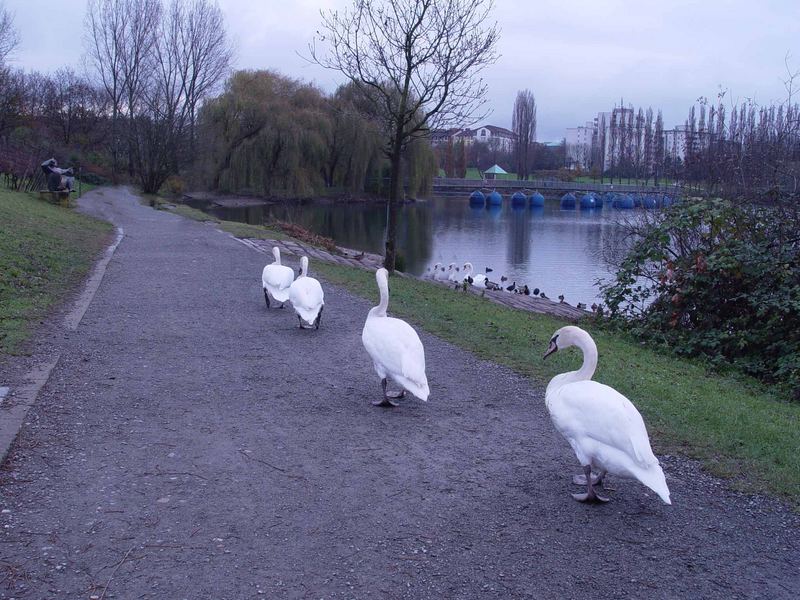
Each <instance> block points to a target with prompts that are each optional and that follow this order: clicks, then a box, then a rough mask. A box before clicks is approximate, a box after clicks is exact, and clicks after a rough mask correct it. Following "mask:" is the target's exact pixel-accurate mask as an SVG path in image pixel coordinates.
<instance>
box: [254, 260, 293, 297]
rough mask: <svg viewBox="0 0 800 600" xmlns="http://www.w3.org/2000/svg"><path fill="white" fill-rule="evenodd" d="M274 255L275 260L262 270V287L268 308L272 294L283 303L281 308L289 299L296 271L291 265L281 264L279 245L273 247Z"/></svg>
mask: <svg viewBox="0 0 800 600" xmlns="http://www.w3.org/2000/svg"><path fill="white" fill-rule="evenodd" d="M272 256H274V257H275V262H274V263H272V264H269V265H267V266H266V267H264V270H263V271H262V272H261V287H262V288H264V300H265V301H266V302H267V308H269V295H270V294H271V295H272V297H273V298H274V299H275V300H277V301H278V302H280V303H281V308H283V304H284V302H286V301H287V300H288V299H289V286H291V285H292V281H294V271H292V269H291V267H287V266H285V265H282V264H281V251H280V249H279V248H278V247H277V246H275V247H273V248H272ZM267 292H269V294H267Z"/></svg>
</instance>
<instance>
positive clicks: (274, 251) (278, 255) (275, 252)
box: [272, 248, 281, 265]
mask: <svg viewBox="0 0 800 600" xmlns="http://www.w3.org/2000/svg"><path fill="white" fill-rule="evenodd" d="M272 256H274V257H275V264H276V265H279V264H281V251H280V250H278V248H273V249H272Z"/></svg>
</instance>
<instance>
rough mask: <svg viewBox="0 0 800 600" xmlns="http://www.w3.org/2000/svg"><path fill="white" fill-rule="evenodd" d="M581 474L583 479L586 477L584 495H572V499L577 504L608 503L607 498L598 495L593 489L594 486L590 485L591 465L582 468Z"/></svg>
mask: <svg viewBox="0 0 800 600" xmlns="http://www.w3.org/2000/svg"><path fill="white" fill-rule="evenodd" d="M583 473H584V477H586V493H584V494H572V497H573V498H575V500H577V501H578V502H608V498H606V497H605V496H603V495H601V494H598V493H597V490H595V489H594V484H593V483H592V467H591V465H586V466H585V467H583Z"/></svg>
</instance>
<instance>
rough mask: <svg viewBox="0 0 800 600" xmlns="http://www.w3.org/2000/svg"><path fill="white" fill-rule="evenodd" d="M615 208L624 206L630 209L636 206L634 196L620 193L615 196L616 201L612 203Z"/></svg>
mask: <svg viewBox="0 0 800 600" xmlns="http://www.w3.org/2000/svg"><path fill="white" fill-rule="evenodd" d="M612 206H613V207H614V208H624V209H630V208H633V207H634V202H633V198H631V197H630V196H628V195H627V194H620V195H618V196H616V197H615V198H614V203H613V204H612Z"/></svg>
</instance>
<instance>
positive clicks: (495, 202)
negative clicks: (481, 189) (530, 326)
mask: <svg viewBox="0 0 800 600" xmlns="http://www.w3.org/2000/svg"><path fill="white" fill-rule="evenodd" d="M487 200H489V204H491V205H492V206H500V205H501V204H502V203H503V197H502V196H501V195H500V193H499V192H498V191H497V190H492V193H491V194H489V197H488V198H487Z"/></svg>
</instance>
